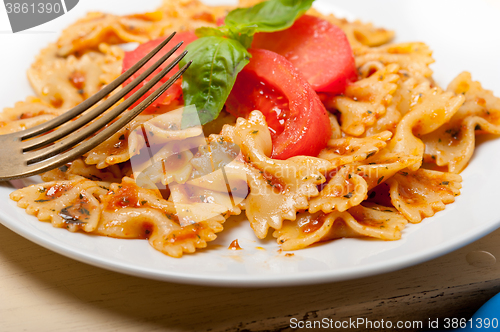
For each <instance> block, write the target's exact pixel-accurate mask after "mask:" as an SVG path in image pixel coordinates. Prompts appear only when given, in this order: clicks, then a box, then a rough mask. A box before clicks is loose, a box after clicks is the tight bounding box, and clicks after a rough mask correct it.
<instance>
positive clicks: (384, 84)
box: [326, 65, 399, 136]
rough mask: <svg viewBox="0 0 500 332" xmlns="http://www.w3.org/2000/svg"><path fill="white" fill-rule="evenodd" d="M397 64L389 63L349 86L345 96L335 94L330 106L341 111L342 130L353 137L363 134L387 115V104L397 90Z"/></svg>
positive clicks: (328, 106) (329, 101)
mask: <svg viewBox="0 0 500 332" xmlns="http://www.w3.org/2000/svg"><path fill="white" fill-rule="evenodd" d="M398 69H399V68H398V66H397V65H389V66H387V67H385V68H383V69H381V70H378V71H377V72H375V73H374V74H373V75H371V76H370V77H367V78H364V79H361V80H359V81H357V82H354V83H352V84H350V85H348V87H347V89H346V91H345V92H344V95H343V96H337V97H334V98H333V99H331V100H328V101H327V102H326V106H327V108H328V109H337V110H338V111H339V112H340V114H341V115H340V123H341V128H342V130H343V131H344V132H345V133H347V134H349V135H352V136H361V135H362V134H363V133H364V132H365V130H366V128H367V127H370V126H372V125H373V124H374V123H375V121H376V120H377V119H378V118H380V117H381V116H383V115H384V114H385V112H386V107H387V106H388V105H389V104H390V102H391V100H392V94H393V93H394V91H396V88H397V85H396V84H395V82H396V81H397V80H398V79H399V76H398V75H396V74H395V73H396V72H397V71H398Z"/></svg>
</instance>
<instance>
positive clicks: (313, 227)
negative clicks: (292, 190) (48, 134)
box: [300, 213, 326, 234]
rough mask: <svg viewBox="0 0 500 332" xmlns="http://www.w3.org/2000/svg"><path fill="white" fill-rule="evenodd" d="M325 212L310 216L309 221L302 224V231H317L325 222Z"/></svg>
mask: <svg viewBox="0 0 500 332" xmlns="http://www.w3.org/2000/svg"><path fill="white" fill-rule="evenodd" d="M325 216H326V215H325V214H324V213H320V214H318V215H317V216H316V217H315V218H312V217H311V218H308V219H307V221H305V222H304V223H301V224H300V231H301V232H302V233H304V234H309V233H313V232H316V231H317V230H318V229H320V228H321V226H323V224H324V223H325Z"/></svg>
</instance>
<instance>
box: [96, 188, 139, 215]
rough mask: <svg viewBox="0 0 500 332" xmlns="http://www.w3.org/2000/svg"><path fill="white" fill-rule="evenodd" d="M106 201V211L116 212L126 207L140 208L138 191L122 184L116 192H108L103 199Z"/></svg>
mask: <svg viewBox="0 0 500 332" xmlns="http://www.w3.org/2000/svg"><path fill="white" fill-rule="evenodd" d="M104 199H105V200H106V201H107V204H105V206H106V207H105V208H106V209H108V210H114V211H116V210H118V209H122V208H126V207H141V206H142V205H143V204H141V202H139V199H138V190H137V188H136V187H135V186H133V185H129V184H122V185H120V186H119V187H118V190H117V191H116V192H112V191H110V192H109V193H108V194H107V195H106V196H105V198H104Z"/></svg>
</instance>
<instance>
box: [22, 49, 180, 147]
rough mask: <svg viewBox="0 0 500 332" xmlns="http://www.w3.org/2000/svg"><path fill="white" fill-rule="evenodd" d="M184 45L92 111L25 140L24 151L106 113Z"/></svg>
mask: <svg viewBox="0 0 500 332" xmlns="http://www.w3.org/2000/svg"><path fill="white" fill-rule="evenodd" d="M181 45H182V42H181V43H179V44H177V45H176V46H175V47H174V48H172V49H171V50H170V51H169V52H168V53H166V54H165V55H164V56H163V57H162V58H161V59H160V60H158V61H157V62H156V63H155V64H154V65H152V66H151V67H149V68H148V69H147V70H146V71H145V72H144V73H142V74H141V75H140V76H139V77H137V78H136V79H134V80H133V81H132V82H131V83H130V84H127V86H125V87H124V88H123V89H122V90H120V91H119V92H118V93H116V94H114V95H113V96H111V97H110V98H108V99H107V100H106V101H105V102H104V103H102V104H101V105H99V106H98V107H96V108H95V109H93V110H92V111H90V112H87V113H85V114H84V115H82V116H80V117H79V118H78V119H76V120H75V121H70V122H67V123H65V124H64V125H63V126H62V127H61V128H59V129H57V130H56V131H53V132H51V133H49V134H47V135H44V136H40V137H36V138H33V139H30V140H27V141H24V142H23V144H22V147H23V152H26V151H30V150H34V149H37V148H39V147H41V146H45V145H48V144H50V143H52V142H55V141H57V140H58V139H60V138H61V137H64V136H66V135H68V134H70V133H72V132H74V131H75V130H77V129H79V128H81V127H83V126H84V125H86V124H87V123H89V122H90V121H92V120H94V119H95V118H97V117H98V116H99V115H101V114H102V113H104V112H105V111H106V110H107V109H109V108H110V107H111V106H113V105H114V104H116V102H118V101H119V100H120V99H122V98H123V97H124V96H125V95H126V94H127V93H129V92H130V91H132V89H134V88H135V87H136V86H137V85H139V83H141V82H142V81H144V79H145V78H146V77H148V76H149V75H150V74H151V73H152V72H153V71H154V70H156V69H157V68H158V67H159V66H160V65H161V64H163V62H165V61H166V60H167V59H168V58H170V57H171V56H172V54H173V53H174V52H175V51H177V50H178V49H179V47H180V46H181Z"/></svg>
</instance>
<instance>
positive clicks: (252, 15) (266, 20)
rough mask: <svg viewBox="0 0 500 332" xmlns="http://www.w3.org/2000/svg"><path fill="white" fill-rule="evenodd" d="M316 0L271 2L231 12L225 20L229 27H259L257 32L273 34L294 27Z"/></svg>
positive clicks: (273, 0)
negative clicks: (294, 23)
mask: <svg viewBox="0 0 500 332" xmlns="http://www.w3.org/2000/svg"><path fill="white" fill-rule="evenodd" d="M313 2H314V0H269V1H266V2H261V3H259V4H257V5H255V6H253V7H249V8H238V9H235V10H233V11H231V12H230V13H229V14H228V15H227V16H226V19H225V24H226V25H228V26H238V25H254V24H255V25H257V26H258V27H257V30H256V31H257V32H273V31H279V30H284V29H286V28H289V27H291V26H292V24H293V22H295V20H296V19H297V18H299V17H300V16H301V15H302V14H304V13H305V12H306V11H307V10H308V9H309V8H311V6H312V3H313Z"/></svg>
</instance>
